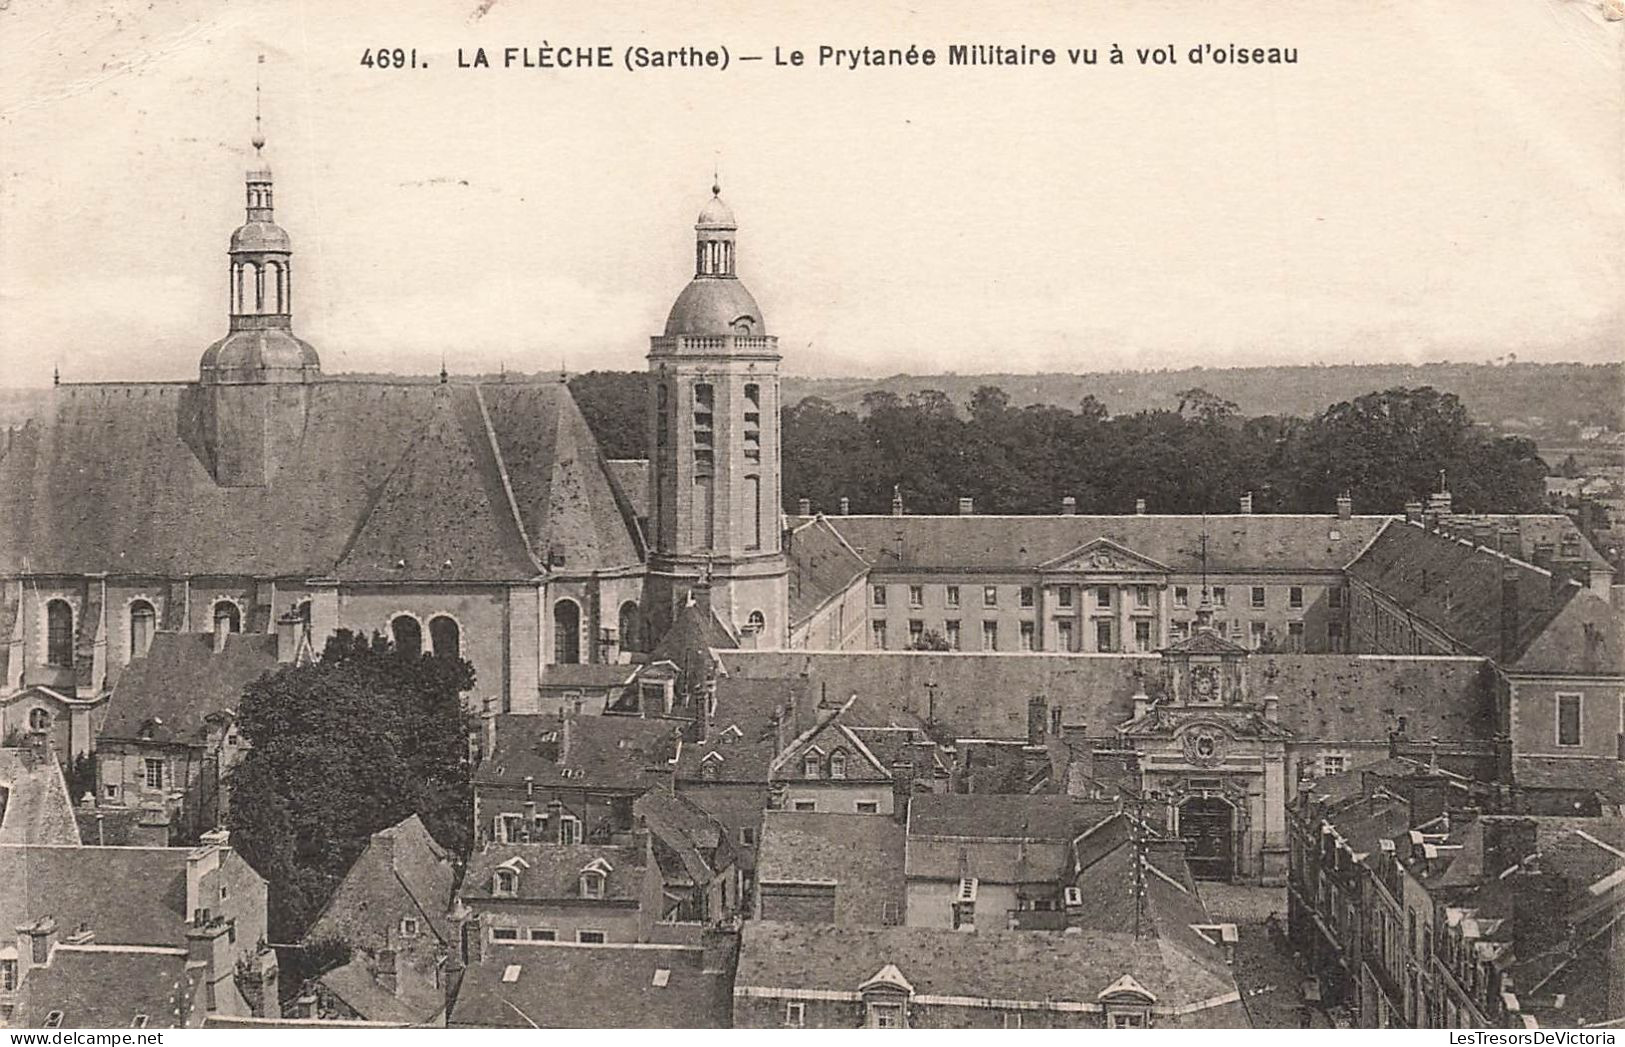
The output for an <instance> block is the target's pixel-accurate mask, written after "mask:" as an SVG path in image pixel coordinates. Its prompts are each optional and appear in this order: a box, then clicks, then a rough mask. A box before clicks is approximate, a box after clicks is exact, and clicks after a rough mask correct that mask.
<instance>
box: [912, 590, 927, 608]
mask: <svg viewBox="0 0 1625 1047" xmlns="http://www.w3.org/2000/svg"><path fill="white" fill-rule="evenodd" d="M908 605H909V606H910V607H924V606H925V586H923V585H911V586H909V587H908Z"/></svg>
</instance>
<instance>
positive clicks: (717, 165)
mask: <svg viewBox="0 0 1625 1047" xmlns="http://www.w3.org/2000/svg"><path fill="white" fill-rule="evenodd" d="M711 195H712V196H721V195H722V151H721V150H720V149H719V150H717V153H716V154H715V155H714V156H712V157H711Z"/></svg>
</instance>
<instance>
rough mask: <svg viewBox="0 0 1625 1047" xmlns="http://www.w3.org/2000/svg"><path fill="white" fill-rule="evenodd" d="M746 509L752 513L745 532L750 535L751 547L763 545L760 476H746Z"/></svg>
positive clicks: (756, 547) (758, 547)
mask: <svg viewBox="0 0 1625 1047" xmlns="http://www.w3.org/2000/svg"><path fill="white" fill-rule="evenodd" d="M745 511H746V512H748V513H750V523H749V524H747V525H746V531H745V533H746V534H748V535H750V545H749V546H748V548H750V549H760V548H761V547H762V478H761V477H760V476H747V477H745Z"/></svg>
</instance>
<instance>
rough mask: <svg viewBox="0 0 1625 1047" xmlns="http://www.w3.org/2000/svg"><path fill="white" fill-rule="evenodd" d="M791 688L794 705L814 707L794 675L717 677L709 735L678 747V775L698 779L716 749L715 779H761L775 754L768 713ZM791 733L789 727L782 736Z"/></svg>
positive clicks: (783, 700) (787, 701) (784, 702)
mask: <svg viewBox="0 0 1625 1047" xmlns="http://www.w3.org/2000/svg"><path fill="white" fill-rule="evenodd" d="M792 691H795V692H796V695H795V705H796V707H797V709H798V710H801V709H803V708H810V707H812V706H813V704H814V703H813V702H812V701H811V699H810V698H808V697H807V686H806V681H804V680H801V679H800V678H798V677H790V678H784V677H778V676H773V677H769V678H766V679H748V678H735V677H731V676H725V677H722V678H720V679H718V680H717V682H716V713H715V714H714V715H713V716H712V717H711V732H710V735H709V737H707V738H705V739H704V740H703V741H700V742H697V743H690V744H687V745H684V746H683V751H682V755H681V756H680V757H679V758H678V762H677V773H678V776H679V777H680V778H683V779H693V778H699V777H700V776H701V768H702V767H703V766H704V764H705V758H706V757H707V756H708V755H710V754H712V753H715V754H716V755H717V756H720V757H721V758H722V759H721V762H718V763H716V770H715V771H714V772H713V773H714V776H715V780H717V781H733V782H761V783H763V784H766V782H767V779H768V768H769V767H770V766H772V763H773V758H774V757H775V756H777V755H778V753H779V745H778V732H777V731H776V729H775V728H774V725H773V718H774V716H775V715H776V713H777V712H778V710H779V709H780V708H781V707H788V706H789V704H790V700H791V692H792ZM796 733H798V732H797V731H796V730H791V731H790V732H789V734H788V736H787V738H786V740H787V741H788V739H789V737H794V736H795V734H796Z"/></svg>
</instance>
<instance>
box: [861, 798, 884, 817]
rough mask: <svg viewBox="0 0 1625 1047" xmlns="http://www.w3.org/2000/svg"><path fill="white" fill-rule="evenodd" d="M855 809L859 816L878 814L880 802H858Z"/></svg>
mask: <svg viewBox="0 0 1625 1047" xmlns="http://www.w3.org/2000/svg"><path fill="white" fill-rule="evenodd" d="M857 807H858V813H859V814H879V813H880V801H878V800H859V801H858V805H857Z"/></svg>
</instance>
